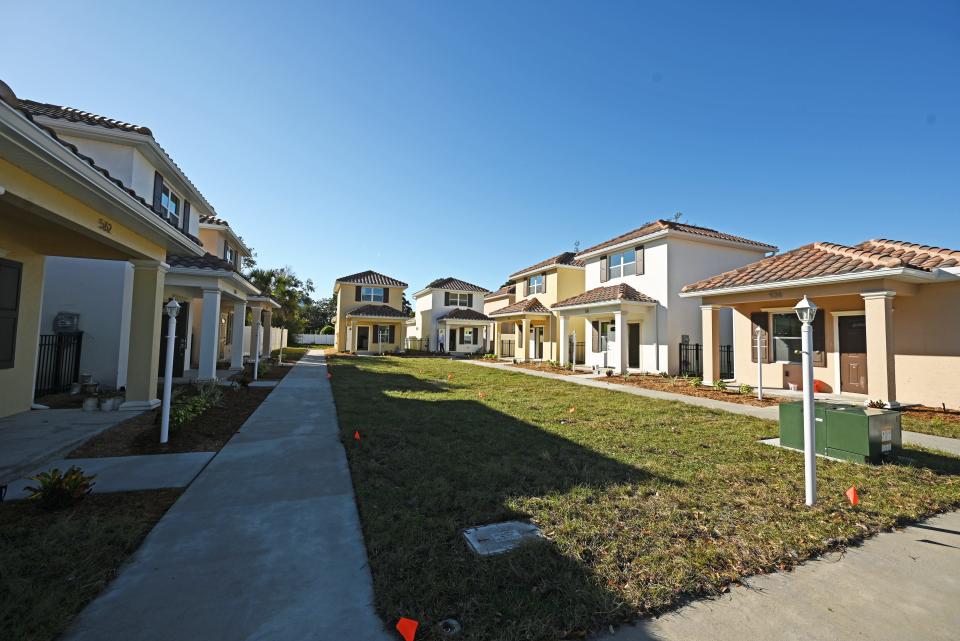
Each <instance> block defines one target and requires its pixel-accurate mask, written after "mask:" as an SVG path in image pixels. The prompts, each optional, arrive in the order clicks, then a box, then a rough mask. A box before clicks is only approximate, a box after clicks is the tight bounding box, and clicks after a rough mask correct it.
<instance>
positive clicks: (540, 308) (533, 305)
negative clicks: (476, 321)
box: [490, 297, 550, 316]
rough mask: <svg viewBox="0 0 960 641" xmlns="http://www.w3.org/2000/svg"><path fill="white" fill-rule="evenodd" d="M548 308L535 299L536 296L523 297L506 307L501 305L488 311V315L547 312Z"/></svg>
mask: <svg viewBox="0 0 960 641" xmlns="http://www.w3.org/2000/svg"><path fill="white" fill-rule="evenodd" d="M549 313H550V310H549V309H547V308H546V307H545V306H544V305H543V303H541V302H540V301H539V300H537V298H536V297H533V298H525V299H524V300H521V301H517V302H516V303H514V304H513V305H507V306H506V307H501V308H500V309H498V310H495V311H492V312H490V316H510V315H512V314H549Z"/></svg>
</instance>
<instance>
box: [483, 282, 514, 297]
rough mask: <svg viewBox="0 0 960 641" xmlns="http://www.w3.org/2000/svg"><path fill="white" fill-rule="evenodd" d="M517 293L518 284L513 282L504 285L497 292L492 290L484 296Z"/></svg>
mask: <svg viewBox="0 0 960 641" xmlns="http://www.w3.org/2000/svg"><path fill="white" fill-rule="evenodd" d="M516 293H517V286H516V285H514V284H512V283H511V284H510V285H504V286H503V287H501V288H500V289H498V290H497V291H495V292H490V293H489V294H487V295H486V296H484V298H495V297H497V296H507V295H509V294H516Z"/></svg>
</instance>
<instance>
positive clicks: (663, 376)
mask: <svg viewBox="0 0 960 641" xmlns="http://www.w3.org/2000/svg"><path fill="white" fill-rule="evenodd" d="M659 376H660V378H670V372H660V373H659Z"/></svg>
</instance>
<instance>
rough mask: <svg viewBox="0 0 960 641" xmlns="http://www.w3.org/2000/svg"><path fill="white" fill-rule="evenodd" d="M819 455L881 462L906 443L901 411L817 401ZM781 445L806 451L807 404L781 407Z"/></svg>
mask: <svg viewBox="0 0 960 641" xmlns="http://www.w3.org/2000/svg"><path fill="white" fill-rule="evenodd" d="M814 418H815V419H816V450H817V454H825V455H827V456H832V457H834V458H840V459H844V460H847V461H855V462H857V463H879V462H881V461H882V460H883V459H887V458H890V457H892V456H893V455H894V454H895V453H896V452H897V451H899V449H900V446H901V444H902V437H901V434H900V412H897V411H894V410H885V409H874V408H870V407H863V406H862V405H854V404H851V403H837V402H828V401H817V402H816V403H815V404H814ZM780 444H781V445H783V446H784V447H792V448H794V449H798V450H802V449H803V403H802V402H795V403H781V404H780Z"/></svg>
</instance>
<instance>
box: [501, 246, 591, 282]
mask: <svg viewBox="0 0 960 641" xmlns="http://www.w3.org/2000/svg"><path fill="white" fill-rule="evenodd" d="M555 265H566V266H568V267H583V261H579V260H577V259H576V254H574V253H573V252H563V253H562V254H557V255H556V256H551V257H550V258H548V259H546V260H541V261H540V262H539V263H537V264H535V265H530V266H529V267H525V268H524V269H521V270H519V271H516V272H513V273H512V274H510V278H513V277H514V276H519V275H520V274H526V273H527V272H534V271H537V270H541V269H544V268H546V267H553V266H555Z"/></svg>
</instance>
